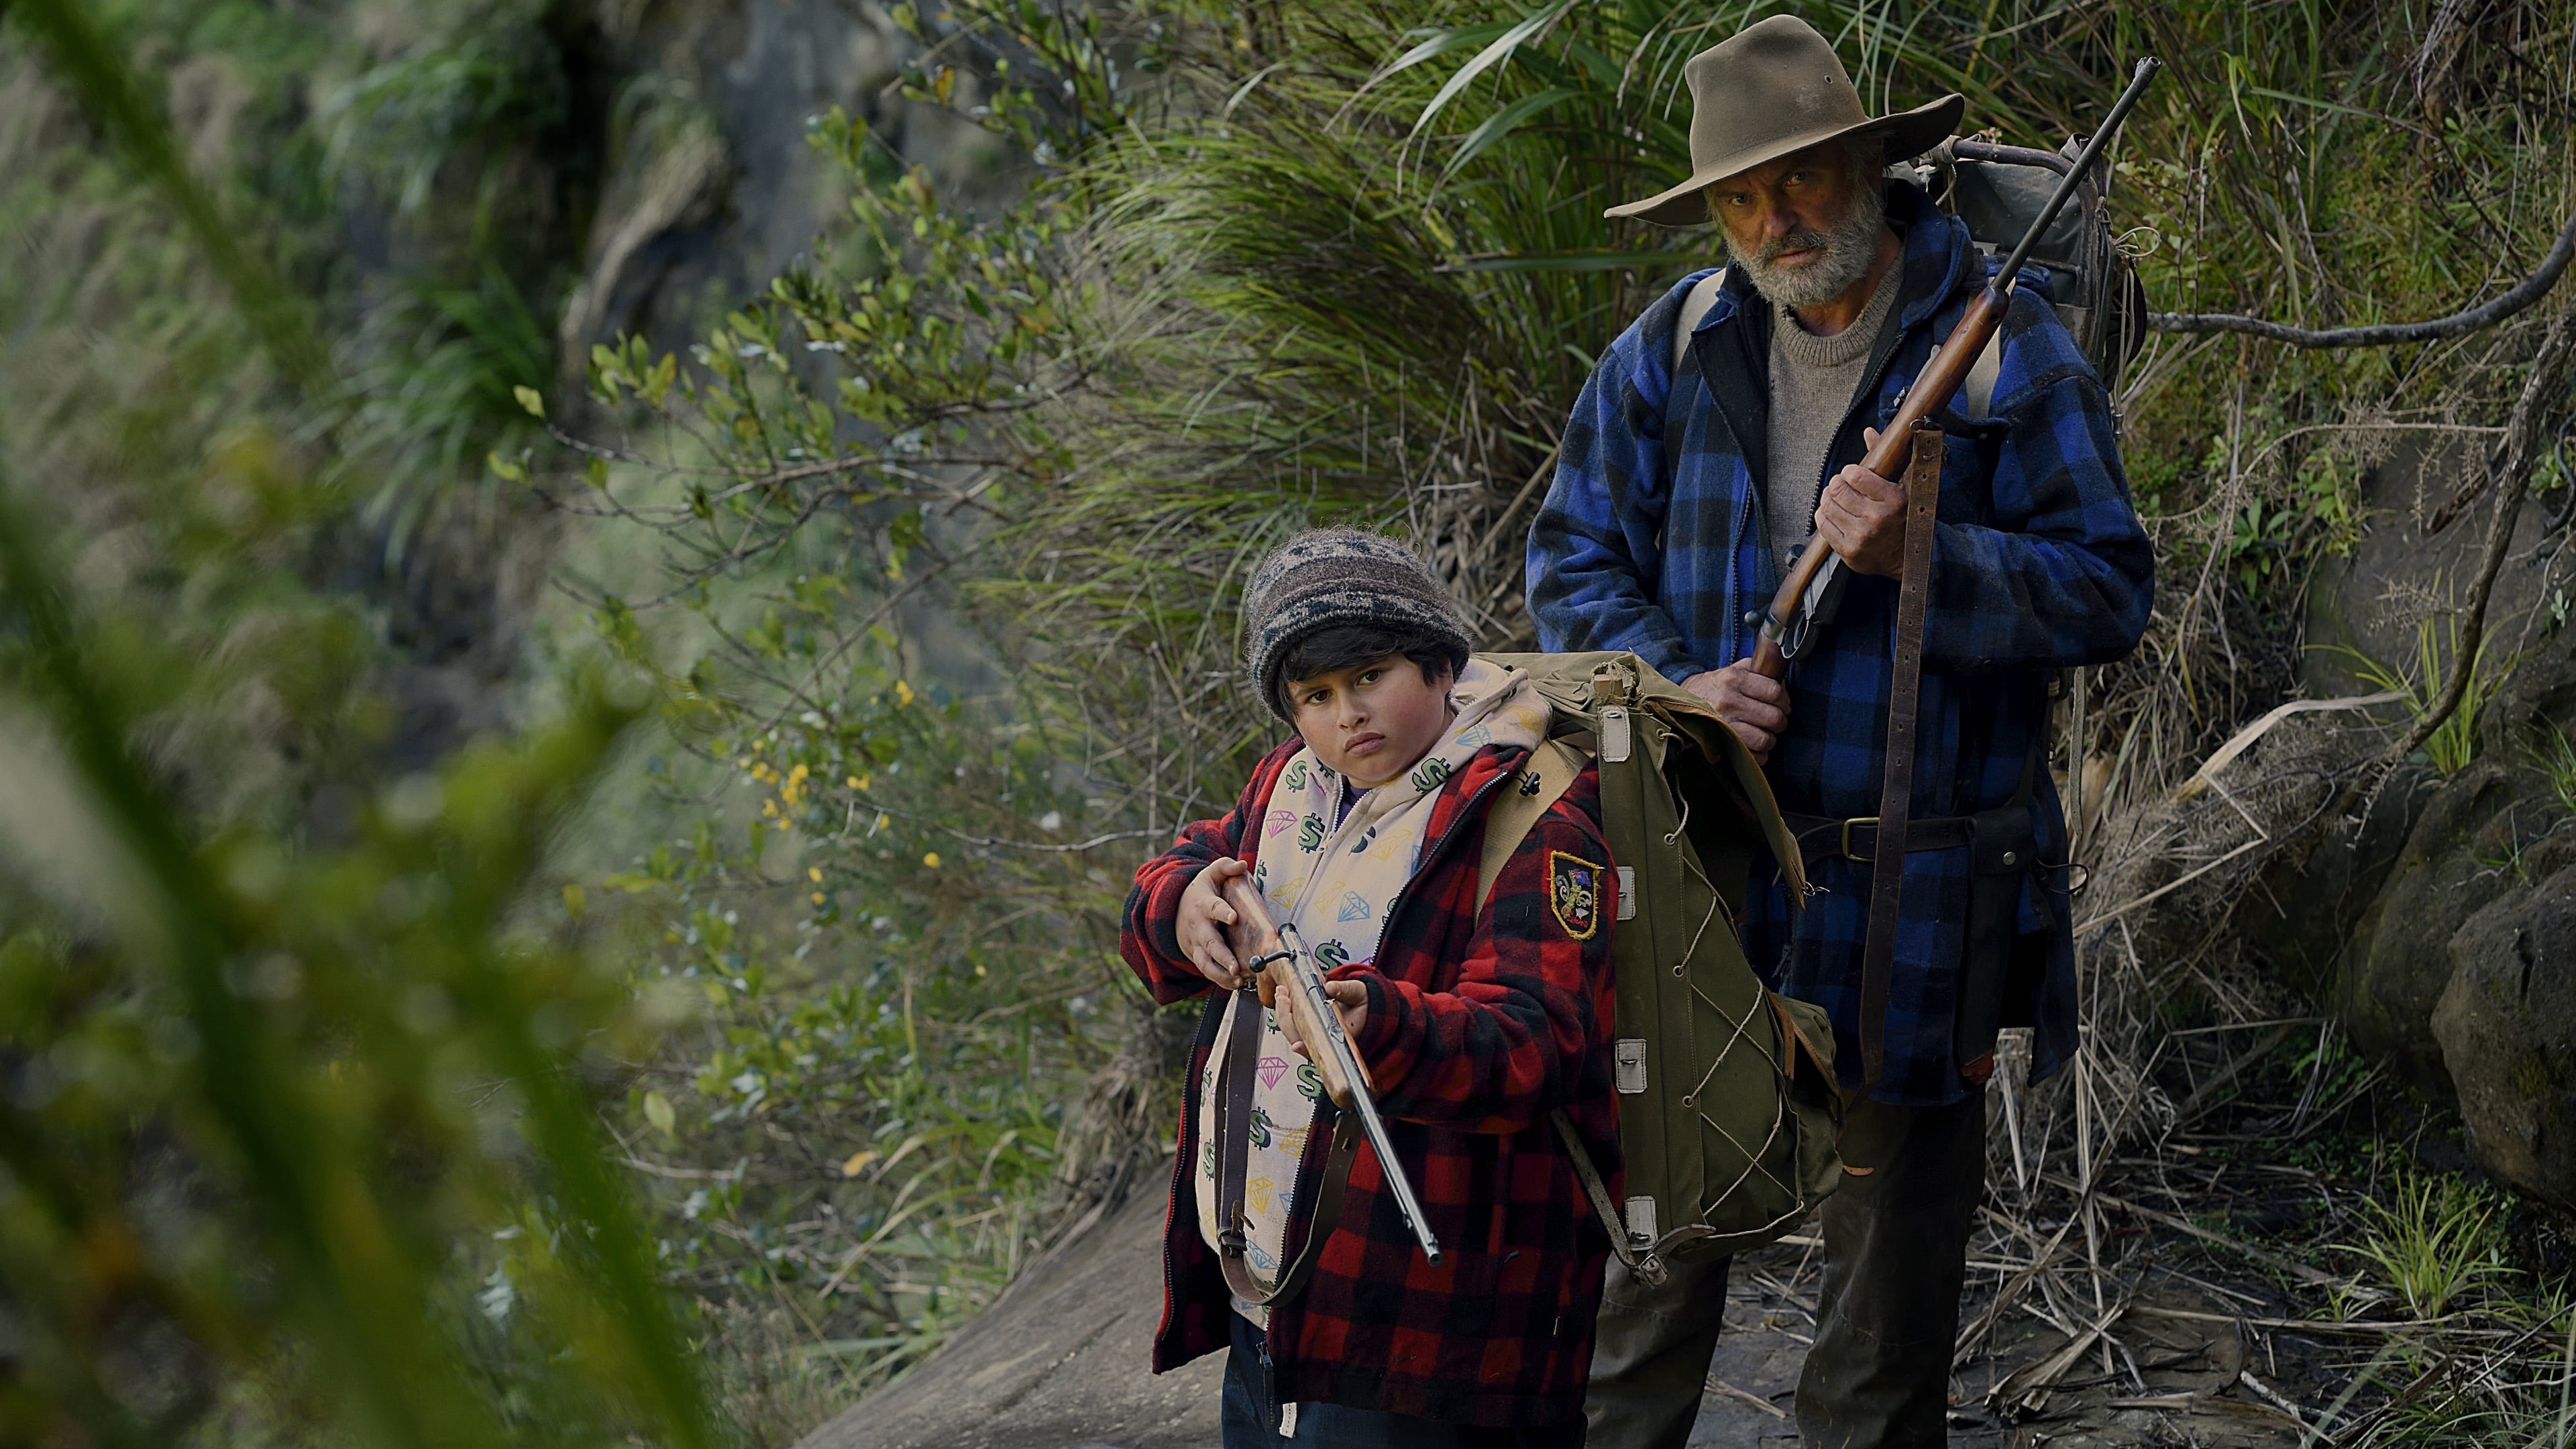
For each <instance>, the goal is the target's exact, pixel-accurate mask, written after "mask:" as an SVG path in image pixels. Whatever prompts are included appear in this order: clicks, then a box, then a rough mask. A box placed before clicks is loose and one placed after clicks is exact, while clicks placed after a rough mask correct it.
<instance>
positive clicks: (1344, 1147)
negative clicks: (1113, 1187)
mask: <svg viewBox="0 0 2576 1449" xmlns="http://www.w3.org/2000/svg"><path fill="white" fill-rule="evenodd" d="M1227 1011H1228V1012H1229V1013H1230V1018H1229V1026H1228V1028H1227V1031H1226V1045H1225V1053H1224V1055H1222V1056H1221V1057H1219V1058H1218V1059H1217V1067H1216V1139H1217V1141H1216V1153H1217V1167H1216V1211H1217V1235H1216V1242H1217V1254H1216V1257H1217V1266H1218V1267H1219V1268H1221V1269H1222V1270H1224V1273H1225V1286H1226V1289H1227V1291H1229V1292H1231V1293H1233V1294H1234V1296H1235V1297H1236V1298H1238V1299H1241V1300H1242V1301H1243V1302H1245V1303H1249V1304H1252V1305H1254V1306H1256V1307H1257V1306H1260V1305H1262V1304H1266V1303H1275V1302H1277V1301H1279V1300H1280V1299H1283V1298H1286V1297H1288V1296H1289V1295H1290V1294H1293V1293H1295V1292H1296V1291H1297V1290H1298V1289H1299V1288H1300V1287H1302V1286H1303V1285H1304V1284H1305V1281H1306V1274H1307V1272H1308V1270H1310V1269H1312V1268H1313V1267H1314V1266H1315V1255H1316V1254H1317V1253H1319V1252H1321V1251H1322V1250H1323V1246H1324V1241H1325V1239H1327V1238H1330V1237H1331V1236H1332V1235H1333V1230H1334V1229H1335V1228H1336V1227H1338V1226H1340V1225H1341V1221H1342V1191H1343V1189H1344V1188H1346V1187H1348V1186H1350V1181H1351V1162H1352V1159H1354V1158H1355V1157H1357V1156H1358V1155H1359V1147H1360V1127H1359V1122H1360V1118H1359V1114H1358V1113H1357V1112H1344V1111H1341V1110H1339V1109H1337V1108H1335V1107H1334V1106H1333V1104H1332V1100H1331V1099H1330V1098H1323V1099H1319V1100H1318V1101H1317V1102H1316V1103H1315V1110H1316V1111H1317V1112H1318V1113H1323V1112H1331V1113H1332V1114H1333V1118H1334V1120H1333V1145H1332V1150H1331V1151H1330V1152H1329V1153H1328V1154H1327V1155H1326V1156H1325V1158H1324V1173H1323V1178H1322V1180H1321V1182H1320V1183H1319V1184H1318V1185H1317V1190H1316V1197H1315V1211H1314V1215H1313V1216H1312V1217H1310V1218H1309V1219H1308V1220H1307V1224H1306V1246H1305V1247H1304V1248H1303V1249H1301V1250H1299V1252H1298V1254H1297V1256H1296V1257H1295V1258H1293V1259H1291V1260H1289V1262H1288V1263H1287V1264H1286V1265H1285V1266H1284V1267H1283V1268H1282V1269H1281V1270H1280V1273H1279V1279H1278V1281H1277V1282H1276V1283H1274V1284H1272V1285H1271V1286H1270V1287H1268V1288H1264V1287H1262V1286H1261V1283H1260V1281H1259V1280H1258V1279H1256V1278H1254V1277H1253V1276H1252V1265H1251V1264H1250V1263H1248V1262H1246V1261H1245V1260H1244V1249H1245V1247H1246V1246H1248V1244H1249V1241H1250V1239H1249V1233H1250V1224H1249V1223H1248V1222H1247V1221H1246V1220H1245V1218H1244V1212H1243V1202H1244V1197H1243V1194H1244V1187H1243V1183H1244V1175H1245V1173H1246V1172H1247V1171H1248V1170H1249V1169H1250V1166H1251V1160H1252V1082H1253V1078H1254V1076H1255V1075H1256V1073H1255V1070H1254V1068H1255V1067H1256V1066H1258V1065H1259V1058H1260V1055H1261V1038H1262V1021H1261V1012H1262V1005H1261V996H1260V993H1259V992H1257V991H1255V990H1253V988H1251V987H1250V986H1246V987H1244V988H1243V989H1242V990H1240V991H1237V992H1235V993H1234V1000H1233V1002H1232V1003H1231V1004H1229V1005H1228V1007H1227ZM1283 1246H1284V1245H1283Z"/></svg>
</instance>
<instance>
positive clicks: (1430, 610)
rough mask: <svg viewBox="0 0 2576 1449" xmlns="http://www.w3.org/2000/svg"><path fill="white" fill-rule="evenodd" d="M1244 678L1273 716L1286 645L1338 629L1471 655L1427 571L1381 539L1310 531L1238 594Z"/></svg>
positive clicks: (1264, 564)
mask: <svg viewBox="0 0 2576 1449" xmlns="http://www.w3.org/2000/svg"><path fill="white" fill-rule="evenodd" d="M1243 623H1244V635H1245V649H1244V661H1243V663H1244V672H1245V674H1246V676H1247V677H1248V678H1249V680H1250V682H1251V684H1252V689H1253V692H1254V693H1255V694H1258V695H1259V696H1261V702H1262V703H1263V704H1266V705H1268V706H1269V707H1270V712H1271V713H1273V714H1278V715H1280V717H1281V718H1282V719H1285V718H1287V716H1286V715H1285V714H1283V713H1282V712H1281V711H1280V708H1279V689H1278V684H1279V665H1280V661H1281V659H1282V658H1283V657H1285V656H1286V654H1287V652H1288V648H1289V646H1290V645H1292V644H1295V643H1296V642H1297V641H1298V640H1300V639H1302V638H1304V637H1306V636H1307V635H1309V634H1312V633H1314V632H1315V631H1316V630H1318V629H1324V628H1329V627H1331V626H1332V625H1335V624H1375V625H1379V626H1381V627H1393V628H1403V629H1414V630H1419V631H1421V632H1422V633H1425V634H1428V635H1430V636H1431V637H1432V638H1434V639H1436V640H1439V641H1440V642H1442V643H1444V644H1452V645H1455V646H1456V647H1457V649H1458V651H1459V652H1460V653H1462V654H1463V653H1466V652H1467V651H1469V650H1470V649H1472V648H1474V647H1475V646H1474V644H1473V642H1472V641H1471V640H1469V639H1468V637H1467V626H1466V624H1465V623H1464V622H1463V621H1461V620H1460V619H1459V617H1458V611H1457V610H1456V609H1453V608H1451V607H1450V604H1449V599H1448V596H1447V595H1446V594H1444V593H1443V592H1442V591H1441V588H1440V584H1439V582H1438V581H1437V580H1435V579H1433V578H1432V577H1431V571H1430V570H1429V569H1426V568H1424V567H1423V566H1422V560H1420V559H1418V558H1416V557H1414V555H1413V550H1411V549H1409V548H1406V547H1405V546H1404V545H1403V544H1400V543H1398V542H1396V541H1395V540H1394V539H1391V538H1388V537H1387V536H1386V535H1384V534H1381V533H1368V532H1365V531H1363V530H1360V529H1356V528H1312V529H1308V530H1307V531H1306V532H1304V533H1301V534H1299V535H1297V536H1296V537H1295V538H1292V539H1290V540H1288V541H1287V542H1286V543H1283V544H1281V545H1280V546H1279V547H1277V548H1275V549H1273V550H1271V552H1270V556H1269V557H1267V558H1264V559H1263V560H1262V561H1261V565H1260V567H1258V568H1256V569H1254V570H1253V571H1252V583H1251V585H1250V586H1249V587H1248V588H1246V589H1245V590H1244V593H1243Z"/></svg>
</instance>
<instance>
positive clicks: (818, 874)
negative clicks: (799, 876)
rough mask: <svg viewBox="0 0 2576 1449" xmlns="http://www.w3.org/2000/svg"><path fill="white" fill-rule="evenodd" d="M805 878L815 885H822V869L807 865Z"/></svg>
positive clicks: (817, 866)
mask: <svg viewBox="0 0 2576 1449" xmlns="http://www.w3.org/2000/svg"><path fill="white" fill-rule="evenodd" d="M805 878H806V879H807V880H810V881H812V882H813V883H814V884H816V885H821V884H822V883H823V867H821V866H819V865H809V866H807V867H805Z"/></svg>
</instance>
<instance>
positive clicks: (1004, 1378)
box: [800, 1174, 1225, 1449]
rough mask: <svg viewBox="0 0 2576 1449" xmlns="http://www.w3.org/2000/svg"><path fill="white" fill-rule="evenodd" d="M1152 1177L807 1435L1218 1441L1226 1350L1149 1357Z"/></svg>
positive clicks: (1157, 1246)
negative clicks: (894, 1376) (1192, 1358)
mask: <svg viewBox="0 0 2576 1449" xmlns="http://www.w3.org/2000/svg"><path fill="white" fill-rule="evenodd" d="M1157 1183H1158V1179H1157V1178H1156V1177H1155V1176H1154V1175H1152V1174H1148V1182H1147V1185H1146V1186H1143V1187H1141V1188H1139V1189H1138V1190H1136V1191H1134V1192H1132V1193H1130V1194H1129V1196H1128V1198H1127V1201H1126V1202H1125V1203H1124V1204H1123V1205H1122V1206H1120V1207H1118V1208H1117V1209H1115V1210H1114V1211H1112V1212H1109V1213H1105V1214H1103V1215H1102V1217H1101V1220H1100V1221H1099V1222H1097V1223H1095V1224H1094V1225H1093V1226H1092V1227H1091V1228H1090V1229H1089V1230H1087V1231H1084V1232H1079V1233H1076V1234H1075V1235H1073V1237H1071V1238H1070V1239H1069V1240H1068V1241H1067V1242H1066V1244H1065V1246H1064V1248H1063V1249H1062V1250H1060V1251H1059V1252H1058V1253H1057V1254H1056V1255H1055V1256H1054V1257H1053V1258H1051V1259H1049V1260H1048V1261H1045V1262H1042V1263H1040V1264H1038V1265H1037V1266H1036V1267H1033V1268H1031V1269H1030V1270H1029V1271H1028V1272H1027V1273H1026V1274H1025V1275H1023V1276H1022V1277H1021V1278H1020V1279H1019V1280H1018V1281H1017V1282H1016V1283H1014V1284H1013V1285H1012V1286H1011V1289H1010V1291H1009V1292H1007V1293H1005V1294H1003V1295H1002V1297H1001V1298H1000V1300H998V1301H997V1302H995V1303H994V1304H993V1306H992V1307H991V1308H988V1309H986V1310H985V1311H984V1313H983V1314H982V1315H981V1316H979V1317H978V1318H977V1319H976V1320H975V1321H974V1322H973V1323H972V1324H970V1325H968V1326H967V1327H966V1329H965V1330H964V1331H962V1332H960V1333H959V1334H958V1335H957V1336H956V1337H955V1338H953V1339H951V1340H949V1342H948V1344H947V1346H946V1347H943V1348H942V1349H940V1350H939V1352H937V1353H935V1354H933V1355H931V1356H930V1357H929V1358H928V1359H925V1360H923V1362H922V1363H921V1364H920V1366H919V1367H917V1368H915V1369H913V1371H912V1372H911V1373H909V1374H906V1375H905V1376H904V1377H903V1378H902V1379H901V1380H899V1381H898V1382H897V1383H896V1384H895V1385H894V1386H893V1387H892V1388H889V1389H886V1390H885V1391H883V1392H881V1393H878V1394H875V1395H872V1396H870V1397H869V1398H868V1399H867V1400H865V1401H864V1402H862V1403H860V1404H858V1405H856V1406H855V1407H853V1408H851V1409H850V1410H849V1411H847V1412H846V1413H843V1414H842V1415H841V1416H840V1417H838V1418H836V1419H834V1420H832V1421H831V1422H830V1423H828V1424H825V1425H824V1426H823V1427H822V1428H820V1429H817V1430H815V1431H814V1432H813V1433H812V1434H810V1435H808V1436H806V1438H805V1441H804V1443H803V1444H802V1445H801V1446H800V1449H1185V1446H1211V1445H1214V1444H1215V1443H1216V1442H1217V1392H1218V1388H1219V1386H1220V1384H1221V1383H1222V1381H1223V1378H1224V1374H1225V1355H1223V1354H1210V1355H1208V1356H1207V1357H1205V1358H1202V1359H1200V1360H1198V1361H1197V1362H1196V1363H1192V1364H1190V1365H1188V1366H1186V1367H1184V1368H1181V1369H1177V1370H1175V1371H1173V1372H1171V1373H1168V1374H1163V1375H1160V1376H1157V1375H1155V1374H1153V1373H1150V1372H1148V1371H1147V1368H1146V1365H1147V1363H1148V1362H1149V1355H1150V1353H1151V1351H1152V1347H1153V1339H1154V1327H1155V1324H1156V1322H1157V1321H1158V1320H1159V1319H1160V1317H1161V1314H1162V1306H1163V1303H1162V1298H1163V1295H1162V1293H1161V1291H1160V1288H1159V1285H1160V1284H1161V1282H1162V1279H1163V1246H1162V1243H1163V1207H1164V1201H1163V1197H1164V1195H1163V1193H1162V1192H1161V1191H1159V1190H1157Z"/></svg>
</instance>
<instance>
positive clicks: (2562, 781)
mask: <svg viewBox="0 0 2576 1449" xmlns="http://www.w3.org/2000/svg"><path fill="white" fill-rule="evenodd" d="M2531 763H2532V765H2533V767H2534V768H2536V769H2538V770H2539V771H2540V772H2541V776H2542V778H2544V779H2546V780H2547V781H2548V782H2549V793H2550V794H2551V795H2552V796H2553V797H2555V798H2556V799H2557V801H2558V807H2559V808H2560V809H2562V810H2565V811H2566V812H2567V813H2569V814H2570V815H2576V738H2571V737H2570V736H2569V735H2568V733H2567V728H2566V726H2564V725H2552V726H2551V727H2550V730H2549V733H2548V734H2547V735H2545V736H2543V737H2542V738H2541V740H2540V742H2539V743H2538V744H2536V745H2535V746H2533V747H2532V750H2531Z"/></svg>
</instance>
